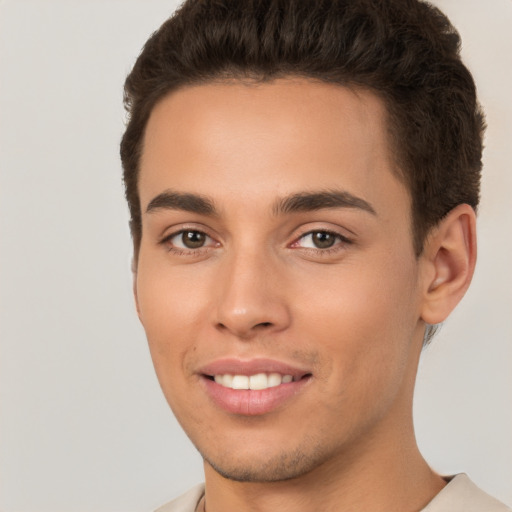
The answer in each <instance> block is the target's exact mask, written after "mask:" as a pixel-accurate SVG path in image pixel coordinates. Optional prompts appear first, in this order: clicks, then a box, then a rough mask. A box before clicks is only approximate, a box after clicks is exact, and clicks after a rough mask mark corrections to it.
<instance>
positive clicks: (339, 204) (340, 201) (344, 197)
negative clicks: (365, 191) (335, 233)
mask: <svg viewBox="0 0 512 512" xmlns="http://www.w3.org/2000/svg"><path fill="white" fill-rule="evenodd" d="M324 208H356V209H359V210H363V211H366V212H368V213H371V214H372V215H377V212H376V211H375V209H374V208H373V206H372V205H371V204H370V203H369V202H368V201H365V200H364V199H362V198H360V197H357V196H354V195H353V194H351V193H350V192H346V191H342V190H326V191H319V192H300V193H298V194H293V195H291V196H288V197H285V198H283V199H280V200H279V201H277V202H276V203H275V204H274V207H273V212H274V215H280V214H286V213H293V212H310V211H315V210H323V209H324Z"/></svg>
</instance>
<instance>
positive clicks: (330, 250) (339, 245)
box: [289, 227, 354, 256]
mask: <svg viewBox="0 0 512 512" xmlns="http://www.w3.org/2000/svg"><path fill="white" fill-rule="evenodd" d="M314 233H328V234H330V235H333V236H334V237H335V238H337V239H338V241H337V242H335V243H334V244H333V245H332V246H330V247H326V248H323V249H322V248H320V247H303V246H301V245H299V243H300V241H301V240H302V239H304V238H305V237H307V236H310V235H313V234H314ZM353 243H354V241H353V240H352V239H351V238H348V237H347V236H346V235H344V234H342V233H340V232H339V231H337V230H335V229H330V228H322V227H318V228H313V229H308V230H307V231H304V232H303V233H301V234H300V235H298V236H296V237H295V239H294V241H293V242H292V243H291V245H290V246H289V247H291V248H292V249H295V250H297V249H300V250H302V251H304V252H308V253H312V254H314V255H318V256H328V255H333V254H334V253H337V252H340V251H343V250H345V249H346V248H347V246H348V245H352V244H353Z"/></svg>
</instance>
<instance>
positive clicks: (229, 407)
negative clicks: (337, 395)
mask: <svg viewBox="0 0 512 512" xmlns="http://www.w3.org/2000/svg"><path fill="white" fill-rule="evenodd" d="M309 380H310V377H309V376H308V377H304V378H302V379H300V380H298V381H293V382H288V383H286V384H280V385H279V386H274V387H271V388H267V389H261V390H252V389H231V388H226V387H224V386H221V385H220V384H217V383H216V382H215V381H213V380H211V379H209V378H207V377H203V378H202V381H203V383H204V385H205V387H206V392H207V394H208V395H209V397H210V398H211V399H212V400H213V402H214V403H215V404H216V405H217V406H219V407H220V408H221V409H223V410H224V411H226V412H229V413H232V414H239V415H244V416H257V415H261V414H267V413H269V412H272V411H274V410H276V409H278V408H279V407H281V406H282V405H283V404H285V403H286V402H287V401H289V400H290V399H291V398H293V397H294V396H295V395H296V394H297V393H299V392H300V391H301V390H302V389H303V387H304V386H305V384H306V383H307V382H309Z"/></svg>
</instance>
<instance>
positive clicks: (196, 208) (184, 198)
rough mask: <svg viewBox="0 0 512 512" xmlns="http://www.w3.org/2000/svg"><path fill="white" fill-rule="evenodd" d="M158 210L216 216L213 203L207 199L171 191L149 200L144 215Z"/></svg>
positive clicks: (197, 195)
mask: <svg viewBox="0 0 512 512" xmlns="http://www.w3.org/2000/svg"><path fill="white" fill-rule="evenodd" d="M158 210H183V211H186V212H192V213H198V214H200V215H208V216H212V217H213V216H217V215H218V214H217V209H216V208H215V205H214V203H213V201H212V200H211V199H209V198H208V197H205V196H202V195H199V194H190V193H183V192H175V191H173V190H166V191H165V192H162V193H161V194H158V195H157V196H155V197H154V198H153V199H151V201H150V202H149V204H148V206H147V208H146V213H152V212H155V211H158Z"/></svg>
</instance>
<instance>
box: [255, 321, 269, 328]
mask: <svg viewBox="0 0 512 512" xmlns="http://www.w3.org/2000/svg"><path fill="white" fill-rule="evenodd" d="M271 325H272V322H261V323H259V324H257V325H256V327H270V326H271Z"/></svg>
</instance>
